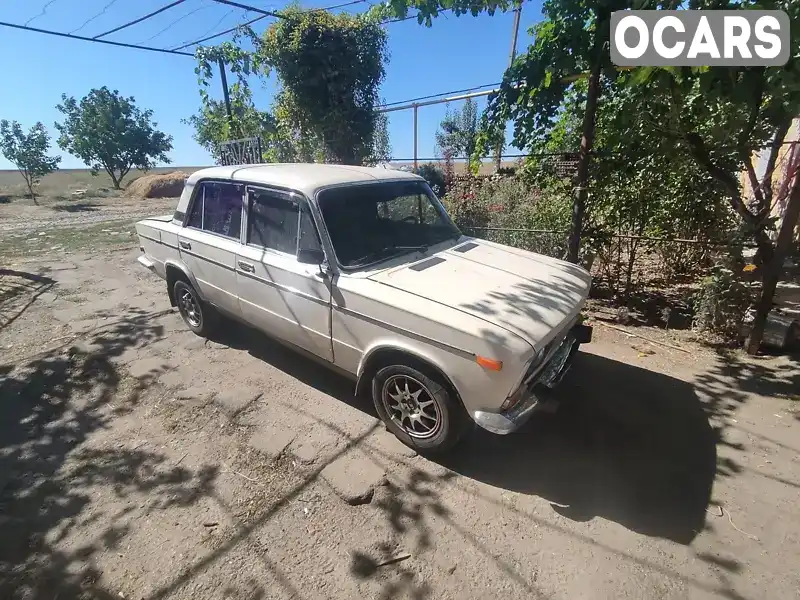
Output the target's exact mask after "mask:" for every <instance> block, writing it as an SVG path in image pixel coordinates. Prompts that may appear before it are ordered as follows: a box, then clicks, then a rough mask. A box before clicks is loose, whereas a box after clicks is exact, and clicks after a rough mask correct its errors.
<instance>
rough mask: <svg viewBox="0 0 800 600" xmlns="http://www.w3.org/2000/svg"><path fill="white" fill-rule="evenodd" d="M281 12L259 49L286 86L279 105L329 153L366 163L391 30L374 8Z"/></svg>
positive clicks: (294, 125)
mask: <svg viewBox="0 0 800 600" xmlns="http://www.w3.org/2000/svg"><path fill="white" fill-rule="evenodd" d="M282 14H283V15H284V16H285V17H286V18H285V19H281V20H279V21H278V22H276V23H275V24H274V25H272V26H271V27H270V28H269V29H267V30H266V31H265V32H264V35H263V36H262V39H261V40H260V43H259V44H258V46H257V50H256V56H257V60H258V62H259V63H261V64H265V65H269V66H270V67H272V68H274V69H275V72H276V74H277V77H278V80H279V82H280V85H281V88H282V89H281V93H280V94H279V95H278V99H277V103H276V113H277V112H282V113H283V115H284V119H285V120H288V121H289V123H290V127H291V128H292V129H295V130H300V131H304V132H305V133H307V134H309V135H311V136H312V137H313V138H316V139H317V140H318V141H319V143H320V144H321V146H322V149H323V150H324V152H325V155H326V158H327V159H328V160H332V161H337V162H342V163H345V164H359V163H361V162H362V161H363V160H364V159H366V158H367V157H369V156H370V154H371V152H372V145H373V142H372V139H373V135H374V133H375V126H376V116H375V107H376V106H377V104H378V99H379V97H378V89H379V87H380V83H381V81H382V80H383V77H384V75H385V68H384V64H385V62H386V59H387V56H388V55H387V49H386V31H384V29H383V28H382V27H381V26H380V24H379V22H378V21H377V20H376V19H375V18H373V17H371V16H364V15H351V14H347V13H341V14H338V15H334V14H331V13H329V12H326V11H303V10H300V9H299V8H297V7H292V8H289V9H287V10H285V11H283V13H282Z"/></svg>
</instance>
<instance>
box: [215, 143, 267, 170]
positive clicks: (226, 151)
mask: <svg viewBox="0 0 800 600" xmlns="http://www.w3.org/2000/svg"><path fill="white" fill-rule="evenodd" d="M263 160H264V159H263V154H262V148H261V138H260V137H250V138H243V139H241V140H231V141H229V142H223V143H222V144H220V145H219V157H218V162H219V164H221V165H226V166H230V165H255V164H259V163H261V162H263Z"/></svg>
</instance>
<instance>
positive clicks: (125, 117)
mask: <svg viewBox="0 0 800 600" xmlns="http://www.w3.org/2000/svg"><path fill="white" fill-rule="evenodd" d="M61 100H62V103H61V104H59V105H58V106H57V107H56V108H57V109H58V110H59V111H61V112H62V113H63V114H64V117H65V118H64V122H63V123H56V129H58V131H59V132H60V134H61V135H60V136H59V138H58V145H59V146H60V147H61V148H62V149H63V150H66V151H67V152H69V153H70V154H73V155H74V156H77V157H78V158H80V159H81V160H83V162H84V163H86V164H87V165H88V166H89V167H90V168H91V170H92V174H93V175H96V174H97V173H98V172H99V171H100V169H103V170H105V172H106V173H108V175H109V177H111V181H112V182H113V184H114V187H115V188H116V189H119V187H120V184H121V182H122V180H123V179H124V177H125V176H126V175H127V174H128V173H129V172H130V170H131V169H133V168H137V169H141V170H144V171H146V170H149V169H151V168H153V167H154V166H155V164H156V163H157V162H165V163H169V162H170V161H169V158H168V157H167V152H169V151H170V150H172V136H170V135H167V134H165V133H163V132H161V131H158V130H157V129H156V127H157V123H153V122H152V121H151V118H152V116H153V111H152V110H144V111H142V110H140V109H139V108H138V107H137V106H136V105H135V103H134V102H135V100H134V98H133V97H132V96H131V97H129V98H125V97H123V96H121V95H120V94H119V92H118V91H117V90H113V91H112V90H109V89H108V88H107V87H105V86H104V87H102V88H100V89H93V90H91V91H90V92H89V93H88V94H87V95H86V96H85V97H84V98H83V99H81V101H80V103H78V102H77V101H76V100H75V98H72V97H68V96H67V95H66V94H64V95H62V96H61Z"/></svg>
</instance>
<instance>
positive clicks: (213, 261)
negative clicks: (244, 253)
mask: <svg viewBox="0 0 800 600" xmlns="http://www.w3.org/2000/svg"><path fill="white" fill-rule="evenodd" d="M181 253H185V254H188V255H189V256H194V257H195V258H199V259H200V260H204V261H206V262H210V263H211V264H212V265H216V266H218V267H222V268H223V269H227V270H228V271H235V270H236V269H235V268H234V267H231V266H229V265H226V264H224V263H221V262H218V261H216V260H214V259H213V258H208V257H207V256H200V255H199V254H197V253H195V252H192V251H191V250H186V249H184V248H181Z"/></svg>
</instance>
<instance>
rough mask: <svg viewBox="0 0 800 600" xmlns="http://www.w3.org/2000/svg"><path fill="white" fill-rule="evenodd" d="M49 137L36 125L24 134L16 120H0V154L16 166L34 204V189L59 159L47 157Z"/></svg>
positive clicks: (57, 157)
mask: <svg viewBox="0 0 800 600" xmlns="http://www.w3.org/2000/svg"><path fill="white" fill-rule="evenodd" d="M49 148H50V136H49V135H48V133H47V130H46V129H45V127H44V125H42V124H41V123H39V122H37V123H36V125H34V126H33V127H31V128H30V131H29V132H28V133H27V134H26V133H25V132H24V131H23V130H22V126H21V125H20V124H19V123H17V122H16V121H11V122H9V121H7V120H5V119H3V120H2V121H0V152H2V153H3V156H5V157H6V158H7V159H8V160H9V161H10V162H12V163H14V165H16V167H17V169H18V170H19V172H20V174H21V175H22V177H23V179H25V184H26V185H27V186H28V192H29V193H30V195H31V198H32V199H33V201H34V202H36V186H37V185H38V184H39V181H40V180H41V178H42V177H44V176H45V175H47V174H48V173H52V172H53V171H55V170H57V169H58V163H59V162H61V157H60V156H47V150H48V149H49Z"/></svg>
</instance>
